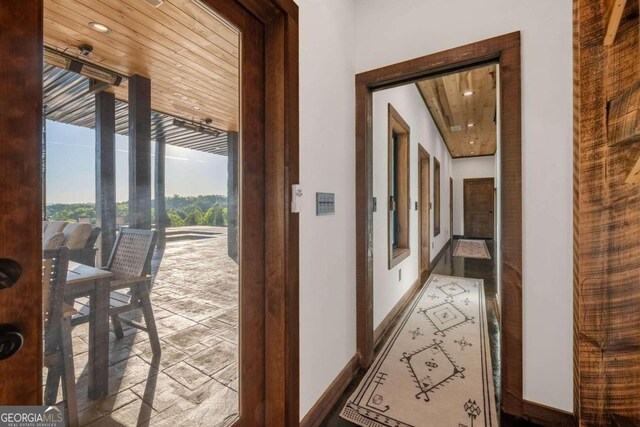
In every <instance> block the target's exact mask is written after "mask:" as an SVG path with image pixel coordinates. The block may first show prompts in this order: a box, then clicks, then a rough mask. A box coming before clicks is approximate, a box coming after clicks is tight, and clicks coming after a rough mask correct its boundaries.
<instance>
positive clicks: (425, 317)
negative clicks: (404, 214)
mask: <svg viewBox="0 0 640 427" xmlns="http://www.w3.org/2000/svg"><path fill="white" fill-rule="evenodd" d="M492 372H493V371H492V366H491V352H490V349H489V333H488V330H487V320H486V309H485V301H484V287H483V281H482V280H479V279H467V278H461V277H451V276H440V275H432V276H431V277H430V278H429V280H428V281H427V283H426V284H425V286H424V288H423V289H422V291H421V292H420V294H419V296H418V298H416V300H415V302H413V303H412V305H411V306H410V308H409V309H408V310H407V312H406V313H405V314H404V317H403V318H402V320H401V321H400V323H399V324H398V326H397V327H396V329H395V330H394V331H393V333H392V334H391V336H390V337H389V340H388V342H387V343H385V345H384V347H383V348H382V350H381V351H380V353H379V354H378V357H377V358H376V360H375V361H374V363H373V365H371V368H369V371H368V372H367V374H366V375H365V377H364V378H363V380H362V382H361V383H360V385H359V386H358V388H357V389H356V391H355V392H354V393H353V395H351V397H350V398H349V400H348V401H347V404H346V405H345V407H344V409H343V410H342V413H341V414H340V415H341V416H342V417H343V418H345V419H347V420H349V421H351V422H353V423H356V424H358V425H360V426H366V427H389V426H393V427H410V426H415V427H418V426H429V427H441V426H442V427H472V426H473V427H481V426H491V427H498V425H499V424H498V421H497V415H496V400H495V393H494V386H493V374H492Z"/></svg>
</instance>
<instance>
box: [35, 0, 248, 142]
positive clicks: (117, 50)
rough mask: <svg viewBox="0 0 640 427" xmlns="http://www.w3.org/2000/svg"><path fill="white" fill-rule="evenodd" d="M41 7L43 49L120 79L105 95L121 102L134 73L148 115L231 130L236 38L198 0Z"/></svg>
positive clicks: (74, 1) (79, 1)
mask: <svg viewBox="0 0 640 427" xmlns="http://www.w3.org/2000/svg"><path fill="white" fill-rule="evenodd" d="M44 6H45V10H44V41H45V46H46V47H47V48H49V49H51V50H53V51H55V52H58V53H62V54H64V55H66V56H70V57H73V58H77V59H79V60H81V61H82V62H84V63H88V64H91V65H97V66H99V67H101V68H102V69H105V70H109V71H112V72H114V73H117V74H118V75H120V76H123V77H124V79H123V80H122V82H121V83H120V85H118V86H111V87H109V88H108V89H107V90H108V91H112V92H114V93H115V96H116V99H117V100H118V101H122V102H127V97H128V93H127V92H128V89H127V80H126V78H127V77H129V76H132V75H135V74H137V75H140V76H143V77H146V78H148V79H150V80H151V108H152V109H153V110H154V111H155V112H156V113H158V114H162V115H167V116H172V117H178V118H182V119H185V120H188V121H193V122H205V121H207V122H210V125H211V126H212V127H215V128H217V129H220V130H223V131H238V115H239V79H238V76H239V71H238V70H239V45H240V35H239V33H238V31H237V30H236V29H235V28H234V27H232V26H231V25H230V24H228V23H227V22H226V21H224V20H223V19H222V18H220V17H219V16H217V15H216V14H215V13H213V12H212V11H210V10H209V9H208V7H206V6H205V5H204V4H202V3H201V2H200V1H199V0H155V1H152V0H148V1H147V0H138V1H134V2H132V1H125V0H99V1H98V0H45V2H44ZM98 30H102V31H98ZM83 46H90V48H91V51H90V53H88V54H86V52H87V50H86V49H84V52H85V54H83V53H82V52H83ZM48 72H49V74H50V77H52V71H51V70H49V71H48ZM46 77H47V76H45V78H46ZM66 78H69V76H66ZM85 80H86V79H85ZM75 83H77V84H78V85H79V86H80V85H82V83H80V82H79V81H76V82H75ZM78 90H79V89H78ZM122 102H121V103H119V105H118V107H119V108H118V110H119V111H120V112H121V110H122V108H123V104H122ZM49 107H50V108H51V105H49ZM78 120H80V119H78ZM87 120H88V118H87V117H85V118H84V121H83V122H87ZM60 121H67V120H60ZM119 128H120V127H119ZM167 142H169V141H167ZM175 145H179V144H177V143H176V144H175Z"/></svg>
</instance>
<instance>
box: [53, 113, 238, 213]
mask: <svg viewBox="0 0 640 427" xmlns="http://www.w3.org/2000/svg"><path fill="white" fill-rule="evenodd" d="M46 126H47V128H46V132H47V133H46V138H47V204H51V203H85V202H92V203H94V202H95V194H96V191H95V131H94V130H93V129H89V128H83V127H79V126H72V125H68V124H63V123H58V122H53V121H50V120H47V123H46ZM154 151H155V147H154V144H151V155H152V160H151V161H152V164H153V161H154V156H155V153H154ZM128 162H129V152H128V138H127V137H126V136H122V135H116V200H117V201H119V202H122V201H126V200H127V199H128V197H129V188H128V173H129V166H128ZM165 167H166V172H165V173H166V175H165V176H166V184H165V185H166V188H165V193H166V195H167V197H170V196H173V195H174V194H177V195H179V196H198V195H209V194H223V195H226V194H227V158H226V157H225V156H219V155H217V154H209V153H203V152H200V151H196V150H190V149H188V148H181V147H174V146H172V145H167V150H166V164H165ZM152 179H153V177H152ZM152 182H153V181H152ZM152 191H153V189H152Z"/></svg>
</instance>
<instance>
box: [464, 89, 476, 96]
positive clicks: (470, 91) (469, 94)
mask: <svg viewBox="0 0 640 427" xmlns="http://www.w3.org/2000/svg"><path fill="white" fill-rule="evenodd" d="M473 94H474V92H473V91H472V90H467V91H464V92H462V96H471V95H473Z"/></svg>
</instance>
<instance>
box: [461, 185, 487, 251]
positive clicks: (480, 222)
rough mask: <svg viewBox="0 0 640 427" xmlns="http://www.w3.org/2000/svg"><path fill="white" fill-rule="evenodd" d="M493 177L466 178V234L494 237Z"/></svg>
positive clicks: (478, 236)
mask: <svg viewBox="0 0 640 427" xmlns="http://www.w3.org/2000/svg"><path fill="white" fill-rule="evenodd" d="M493 209H494V193H493V178H474V179H465V180H464V235H465V237H473V238H478V239H493V234H494V233H493V229H494V222H493V221H494V213H493Z"/></svg>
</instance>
